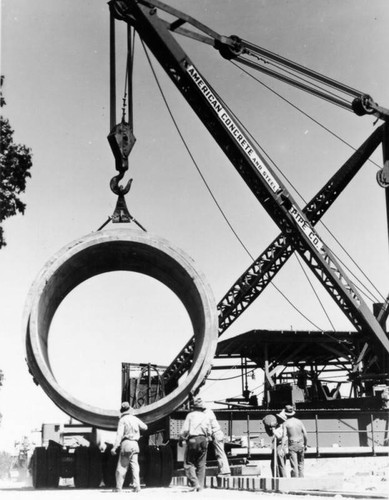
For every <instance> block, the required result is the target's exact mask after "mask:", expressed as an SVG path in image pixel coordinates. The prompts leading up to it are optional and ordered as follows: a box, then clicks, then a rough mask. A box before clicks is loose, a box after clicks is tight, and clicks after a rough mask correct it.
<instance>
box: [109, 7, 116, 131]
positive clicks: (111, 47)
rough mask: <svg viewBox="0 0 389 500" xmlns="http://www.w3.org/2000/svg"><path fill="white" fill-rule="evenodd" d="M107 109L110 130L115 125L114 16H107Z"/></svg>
mask: <svg viewBox="0 0 389 500" xmlns="http://www.w3.org/2000/svg"><path fill="white" fill-rule="evenodd" d="M109 111H110V130H112V129H113V128H114V126H115V125H116V48H115V17H114V15H113V14H112V12H111V13H110V16H109Z"/></svg>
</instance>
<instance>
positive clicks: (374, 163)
mask: <svg viewBox="0 0 389 500" xmlns="http://www.w3.org/2000/svg"><path fill="white" fill-rule="evenodd" d="M231 64H232V65H233V66H235V67H236V68H237V69H239V70H241V71H243V72H244V73H246V75H248V76H249V77H250V78H252V79H253V80H255V81H256V82H257V83H259V84H260V85H262V86H263V87H265V88H266V89H267V90H269V91H270V92H272V93H273V94H274V95H276V96H277V97H279V98H280V99H282V100H283V101H285V102H286V103H288V104H289V105H290V106H292V107H293V108H295V109H297V111H299V112H300V113H301V114H303V115H304V116H306V117H307V118H309V119H310V120H311V121H313V122H314V123H316V125H318V126H319V127H321V128H322V129H323V130H325V131H326V132H328V133H329V134H331V135H333V136H334V137H336V139H338V140H339V141H340V142H342V143H343V144H345V145H346V146H347V147H349V148H351V149H352V150H353V151H356V148H355V147H354V146H353V145H351V144H350V143H349V142H347V141H346V140H345V139H343V138H342V137H340V136H339V135H337V134H336V133H335V132H333V131H332V130H331V129H329V128H328V127H326V126H325V125H323V124H322V123H320V122H319V121H318V120H316V119H315V118H313V116H311V115H310V114H308V113H307V112H305V111H303V110H302V109H301V108H299V107H298V106H296V105H295V104H293V103H292V102H291V101H289V100H288V99H286V97H283V96H282V95H281V94H279V93H278V92H276V91H275V90H274V89H272V88H271V87H269V85H266V83H263V82H262V81H261V80H259V78H257V77H255V76H254V75H252V74H251V73H250V72H249V71H247V70H246V69H245V68H242V67H241V66H239V65H238V64H237V63H235V62H234V61H231ZM368 161H369V162H370V163H372V164H373V165H375V166H376V167H377V168H379V169H381V166H380V165H378V163H376V162H375V161H374V160H372V159H370V158H369V159H368Z"/></svg>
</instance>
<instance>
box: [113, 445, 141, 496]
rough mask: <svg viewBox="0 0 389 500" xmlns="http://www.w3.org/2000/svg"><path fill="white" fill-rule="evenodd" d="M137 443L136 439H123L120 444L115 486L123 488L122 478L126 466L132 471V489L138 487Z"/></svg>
mask: <svg viewBox="0 0 389 500" xmlns="http://www.w3.org/2000/svg"><path fill="white" fill-rule="evenodd" d="M138 455H139V445H138V442H137V441H129V440H125V441H123V442H122V444H121V445H120V455H119V461H118V465H117V467H116V475H115V476H116V488H117V489H118V490H121V489H122V488H123V483H124V479H125V478H126V474H127V470H128V467H130V470H131V473H132V484H133V486H134V489H139V488H140V479H139V462H138Z"/></svg>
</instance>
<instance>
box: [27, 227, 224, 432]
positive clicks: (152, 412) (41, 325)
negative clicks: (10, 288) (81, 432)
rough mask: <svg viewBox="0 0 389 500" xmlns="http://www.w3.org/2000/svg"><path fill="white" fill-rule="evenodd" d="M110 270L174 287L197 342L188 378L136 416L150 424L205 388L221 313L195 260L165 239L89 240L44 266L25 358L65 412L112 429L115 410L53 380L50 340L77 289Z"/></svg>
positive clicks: (124, 233) (32, 300) (109, 236)
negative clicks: (56, 320) (54, 321)
mask: <svg viewBox="0 0 389 500" xmlns="http://www.w3.org/2000/svg"><path fill="white" fill-rule="evenodd" d="M111 271H133V272H138V273H141V274H145V275H148V276H151V277H152V278H155V279H157V280H158V281H160V282H161V283H163V284H164V285H166V286H167V287H169V288H170V289H171V290H172V291H173V292H174V293H175V294H176V296H177V297H178V298H179V299H180V300H181V302H182V303H183V305H184V306H185V308H186V310H187V313H188V315H189V317H190V321H191V323H192V327H193V334H194V336H195V340H196V342H195V345H196V347H195V352H194V359H193V363H192V365H191V367H190V369H189V370H188V373H187V376H186V378H185V380H184V381H183V382H182V383H181V384H180V385H179V386H178V387H177V388H176V389H175V390H174V391H173V392H171V393H170V394H168V395H167V396H165V397H164V398H162V399H161V400H159V401H157V402H155V403H152V404H150V405H147V406H144V407H142V408H140V409H137V410H135V414H136V415H137V416H139V417H140V418H142V420H144V421H145V422H146V423H152V422H155V421H158V420H160V419H161V418H163V417H166V416H167V415H169V414H170V413H171V412H172V411H174V410H175V409H176V408H177V407H178V406H180V405H181V404H182V403H183V402H184V401H185V399H186V398H187V396H188V394H189V392H191V391H194V390H196V389H197V388H198V386H199V385H200V384H201V382H202V380H203V378H204V376H205V375H206V373H207V371H208V370H209V368H210V366H211V363H212V359H213V357H214V354H215V350H216V343H217V337H218V334H217V331H218V330H217V325H218V323H217V309H216V303H215V300H214V297H213V294H212V291H211V289H210V287H209V286H208V284H207V283H206V281H205V279H204V277H203V276H202V275H201V274H200V273H199V272H198V271H197V270H195V268H194V265H193V261H192V259H191V258H190V257H188V256H187V255H186V254H185V253H184V252H182V251H181V250H178V249H175V248H173V247H172V246H171V244H170V243H168V242H167V241H166V240H163V239H161V238H159V237H156V236H153V235H150V234H149V233H144V232H140V231H137V230H129V229H115V230H109V231H100V232H96V233H92V234H89V235H87V236H85V237H83V238H81V239H78V240H76V241H74V242H72V243H71V244H69V245H67V246H66V247H64V248H63V249H62V250H61V251H60V252H58V254H56V255H55V256H54V257H53V258H52V259H51V260H50V261H48V262H47V263H46V265H45V266H44V268H43V269H42V271H41V272H40V274H39V275H38V277H37V278H36V280H35V281H34V283H33V285H32V287H31V289H30V292H29V295H28V298H27V304H26V312H25V331H26V356H27V363H28V366H29V369H30V371H31V373H32V375H33V377H34V379H35V381H36V382H37V383H39V385H40V386H41V387H42V388H43V390H44V391H45V392H46V393H47V395H48V396H49V397H50V398H51V399H52V401H53V402H54V403H55V404H56V405H57V406H58V407H59V408H61V409H62V410H63V411H64V412H65V413H66V414H68V415H69V416H71V417H74V418H76V419H77V420H79V421H81V422H84V423H86V424H88V425H93V426H96V427H98V428H101V429H110V430H113V429H115V428H116V426H117V420H118V411H117V410H116V409H115V410H105V409H102V408H98V407H95V406H92V405H89V404H85V403H83V402H82V401H80V400H78V399H76V398H75V397H73V396H72V395H71V394H70V393H69V392H67V391H66V390H64V389H63V388H62V387H61V386H60V385H59V384H58V383H57V381H56V379H55V376H54V374H53V370H52V368H51V366H50V359H49V352H48V339H49V333H50V325H51V322H52V319H53V317H54V314H55V312H56V310H57V308H58V306H59V305H60V304H61V302H62V301H63V300H64V298H65V297H66V296H67V295H68V294H69V293H70V292H71V291H72V290H73V289H74V288H76V287H77V286H78V285H79V284H80V283H82V282H83V281H85V280H88V279H89V278H91V277H93V276H97V275H99V274H102V273H107V272H111Z"/></svg>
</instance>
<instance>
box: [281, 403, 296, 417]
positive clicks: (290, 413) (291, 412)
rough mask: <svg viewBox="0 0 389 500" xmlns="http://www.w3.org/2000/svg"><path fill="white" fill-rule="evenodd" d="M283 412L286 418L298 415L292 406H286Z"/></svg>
mask: <svg viewBox="0 0 389 500" xmlns="http://www.w3.org/2000/svg"><path fill="white" fill-rule="evenodd" d="M283 412H284V414H285V416H286V417H293V415H294V414H295V413H296V412H295V411H294V408H293V406H291V405H286V406H285V409H284V410H283Z"/></svg>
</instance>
